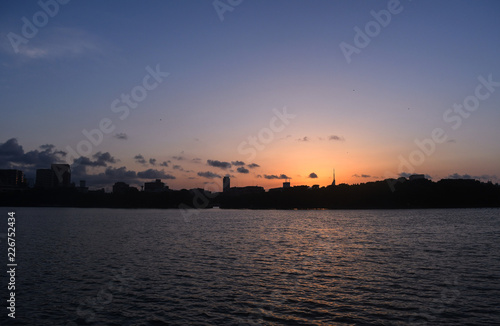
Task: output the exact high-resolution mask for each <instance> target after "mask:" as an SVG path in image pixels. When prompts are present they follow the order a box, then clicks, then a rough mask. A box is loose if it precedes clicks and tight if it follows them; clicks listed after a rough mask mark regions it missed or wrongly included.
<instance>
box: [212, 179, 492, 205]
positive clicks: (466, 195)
mask: <svg viewBox="0 0 500 326" xmlns="http://www.w3.org/2000/svg"><path fill="white" fill-rule="evenodd" d="M220 206H221V208H250V209H272V208H275V209H295V208H297V209H308V208H326V209H377V208H454V207H457V208H460V207H500V186H498V185H494V184H492V183H481V182H479V181H476V180H448V179H447V180H441V181H439V182H432V181H430V180H425V179H423V180H414V181H406V182H403V183H396V184H395V185H393V187H392V188H391V186H390V184H389V183H388V182H386V181H377V182H368V183H364V184H359V185H347V184H341V185H338V186H334V187H326V188H320V189H304V188H301V187H297V188H289V189H283V191H281V192H266V193H255V194H248V195H242V196H234V195H230V194H228V195H225V194H223V196H222V197H221V202H220Z"/></svg>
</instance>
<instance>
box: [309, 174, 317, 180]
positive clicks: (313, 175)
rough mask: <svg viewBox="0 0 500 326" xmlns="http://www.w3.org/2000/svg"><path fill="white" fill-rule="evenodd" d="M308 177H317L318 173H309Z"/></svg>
mask: <svg viewBox="0 0 500 326" xmlns="http://www.w3.org/2000/svg"><path fill="white" fill-rule="evenodd" d="M308 178H311V179H317V178H318V175H317V174H316V173H314V172H312V173H310V174H309V176H308Z"/></svg>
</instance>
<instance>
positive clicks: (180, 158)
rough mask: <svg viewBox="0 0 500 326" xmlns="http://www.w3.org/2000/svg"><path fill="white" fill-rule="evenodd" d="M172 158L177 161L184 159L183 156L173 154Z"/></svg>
mask: <svg viewBox="0 0 500 326" xmlns="http://www.w3.org/2000/svg"><path fill="white" fill-rule="evenodd" d="M172 158H173V159H174V160H177V161H182V160H183V159H184V157H182V156H172Z"/></svg>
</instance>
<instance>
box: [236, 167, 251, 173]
mask: <svg viewBox="0 0 500 326" xmlns="http://www.w3.org/2000/svg"><path fill="white" fill-rule="evenodd" d="M236 171H238V172H239V173H245V174H246V173H250V170H248V169H247V168H245V167H243V166H240V167H239V168H237V169H236Z"/></svg>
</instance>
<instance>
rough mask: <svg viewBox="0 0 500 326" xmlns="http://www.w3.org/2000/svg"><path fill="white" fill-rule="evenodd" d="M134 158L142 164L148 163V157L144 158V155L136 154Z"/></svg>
mask: <svg viewBox="0 0 500 326" xmlns="http://www.w3.org/2000/svg"><path fill="white" fill-rule="evenodd" d="M134 159H135V161H136V162H137V163H141V164H146V163H147V162H146V159H145V158H144V156H142V155H141V154H138V155H136V156H134Z"/></svg>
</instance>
